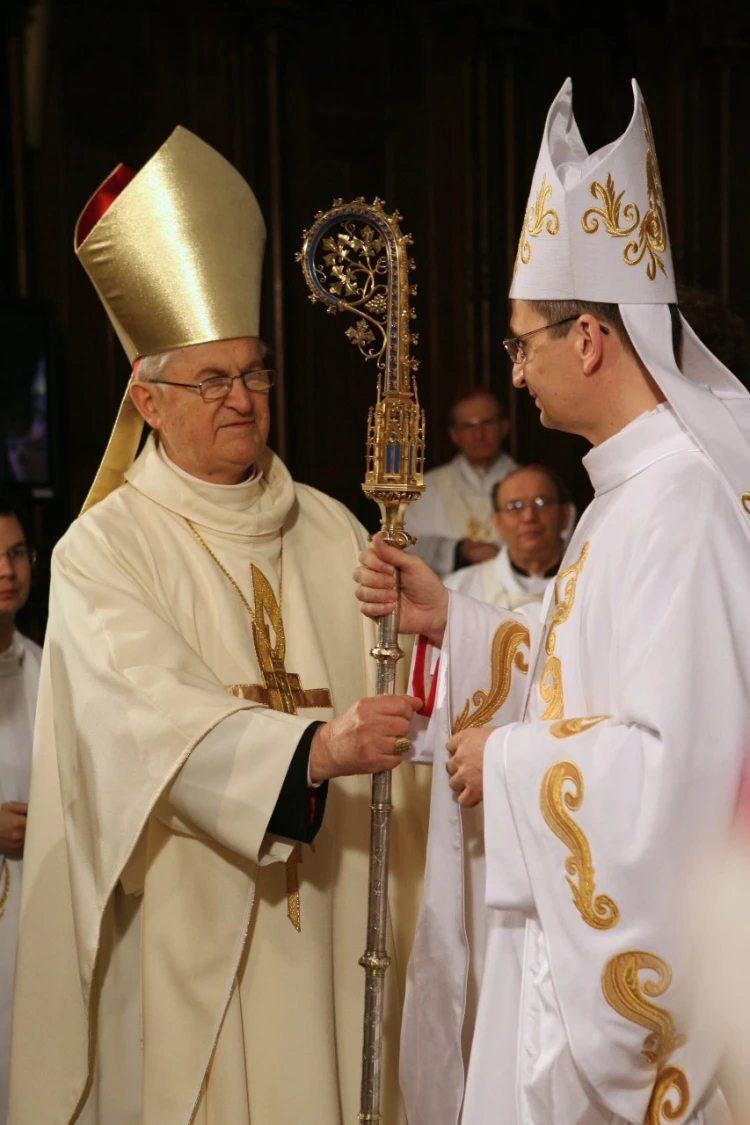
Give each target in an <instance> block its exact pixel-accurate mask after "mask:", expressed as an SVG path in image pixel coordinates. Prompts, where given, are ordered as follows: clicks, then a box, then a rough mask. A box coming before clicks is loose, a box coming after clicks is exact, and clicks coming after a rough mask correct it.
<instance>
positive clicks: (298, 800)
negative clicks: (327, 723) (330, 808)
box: [266, 723, 328, 844]
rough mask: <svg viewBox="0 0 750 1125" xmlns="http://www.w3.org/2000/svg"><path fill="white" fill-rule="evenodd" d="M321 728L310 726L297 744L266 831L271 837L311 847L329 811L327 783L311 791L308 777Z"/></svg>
mask: <svg viewBox="0 0 750 1125" xmlns="http://www.w3.org/2000/svg"><path fill="white" fill-rule="evenodd" d="M321 725H322V724H321V723H310V725H309V727H306V728H305V731H304V733H303V735H302V738H301V739H300V740H299V742H298V743H297V749H296V750H295V751H294V755H293V757H292V760H291V762H290V764H289V769H288V770H287V773H286V777H285V778H284V784H283V785H282V786H281V791H280V792H279V797H278V800H277V801H276V806H275V808H274V810H273V812H272V813H271V819H270V820H269V822H268V827H267V828H266V832H268V833H270V834H271V835H272V836H285V837H286V838H287V840H299V841H300V843H302V844H311V843H312V842H313V840H314V839H315V837H316V836H317V834H318V829H319V828H320V826H321V824H322V822H323V813H324V811H325V807H326V798H327V796H328V782H327V781H324V782H323V784H322V785H320V786H318V788H317V789H310V788H308V785H307V773H308V766H309V762H310V746H311V745H312V740H313V735H314V734H315V731H316V730H317V729H318V727H319V726H321Z"/></svg>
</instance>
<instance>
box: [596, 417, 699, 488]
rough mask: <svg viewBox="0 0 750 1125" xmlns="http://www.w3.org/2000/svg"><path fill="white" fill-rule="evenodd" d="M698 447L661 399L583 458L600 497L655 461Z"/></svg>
mask: <svg viewBox="0 0 750 1125" xmlns="http://www.w3.org/2000/svg"><path fill="white" fill-rule="evenodd" d="M697 448H698V446H697V445H696V443H695V441H694V440H693V438H692V437H691V436H690V434H689V433H688V432H687V431H686V430H685V429H684V428H683V426H682V425H681V424H680V422H679V421H678V419H677V417H676V416H675V413H674V411H673V410H672V409H671V407H670V406H669V404H668V403H666V402H664V403H661V405H660V406H657V407H656V409H655V410H649V411H647V412H646V413H645V414H640V415H639V416H638V417H637V418H634V419H633V421H632V422H629V423H628V425H627V426H625V427H624V429H622V430H620V431H619V432H618V433H616V434H614V435H613V436H612V437H611V438H608V439H607V441H603V442H602V444H601V445H597V446H594V448H593V449H590V450H589V452H588V453H587V454H586V456H585V457H584V458H583V464H584V466H585V468H586V472H587V473H588V474H589V478H590V480H591V483H592V485H593V487H594V493H595V495H596V496H601V495H602V493H604V492H610V491H611V490H612V489H613V488H617V487H618V486H619V485H621V484H624V482H625V481H626V480H630V479H631V478H632V477H635V476H637V475H638V474H639V473H642V472H643V471H644V470H645V469H648V468H649V467H650V466H651V465H653V464H654V463H655V462H656V461H661V460H662V459H663V458H664V457H671V456H673V455H674V454H675V453H681V452H683V451H684V450H690V449H692V450H695V449H697Z"/></svg>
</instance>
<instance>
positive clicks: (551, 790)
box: [539, 762, 620, 930]
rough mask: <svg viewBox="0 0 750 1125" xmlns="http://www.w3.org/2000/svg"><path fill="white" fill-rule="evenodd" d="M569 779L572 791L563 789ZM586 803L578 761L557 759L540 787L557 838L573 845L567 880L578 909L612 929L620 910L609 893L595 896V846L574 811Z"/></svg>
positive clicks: (597, 927) (601, 927) (546, 815)
mask: <svg viewBox="0 0 750 1125" xmlns="http://www.w3.org/2000/svg"><path fill="white" fill-rule="evenodd" d="M566 781H567V782H570V784H571V785H572V786H573V789H572V792H566V793H564V792H563V785H564V784H565V782H566ZM582 803H583V777H582V775H581V771H580V770H579V768H578V766H577V765H576V764H575V762H555V763H554V764H553V765H551V766H550V767H549V769H548V770H547V772H546V773H545V775H544V777H543V778H542V785H541V789H540V791H539V804H540V806H541V810H542V816H543V817H544V820H545V822H546V824H547V826H548V827H549V828H551V829H552V831H553V832H554V834H555V835H556V836H557V838H558V839H559V840H562V842H563V843H564V844H566V845H567V846H568V847H569V848H570V855H569V856H568V857H567V859H566V860H565V870H566V872H567V876H566V881H567V883H568V886H569V887H570V889H571V891H572V892H573V902H574V903H575V906H576V908H577V910H578V913H579V914H580V915H581V917H582V918H583V920H584V922H586V924H587V925H589V926H592V927H593V928H594V929H595V930H609V929H611V928H612V926H616V925H617V923H618V922H619V920H620V911H619V908H618V906H617V904H616V903H615V902H614V901H613V900H612V899H611V898H609V896H608V895H596V896H594V886H595V885H594V865H593V863H592V862H591V848H590V847H589V842H588V840H587V839H586V836H585V834H584V833H583V831H582V830H581V828H580V827H579V826H578V825H577V824H576V822H575V821H574V820H573V818H572V817H571V815H570V813H571V812H577V811H578V809H580V807H581V804H582ZM576 880H578V882H576Z"/></svg>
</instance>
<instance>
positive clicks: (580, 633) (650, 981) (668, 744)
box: [357, 82, 750, 1125]
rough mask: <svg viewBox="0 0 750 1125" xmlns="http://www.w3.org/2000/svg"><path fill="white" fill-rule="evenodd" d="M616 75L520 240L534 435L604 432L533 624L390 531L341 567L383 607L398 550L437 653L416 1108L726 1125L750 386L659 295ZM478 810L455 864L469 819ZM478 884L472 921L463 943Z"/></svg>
mask: <svg viewBox="0 0 750 1125" xmlns="http://www.w3.org/2000/svg"><path fill="white" fill-rule="evenodd" d="M633 89H634V101H635V104H634V110H633V116H632V119H631V121H630V124H629V126H628V128H627V130H626V131H625V133H624V134H623V136H622V137H620V138H619V140H617V141H616V142H614V143H613V144H609V145H607V146H606V147H605V148H603V149H601V150H600V151H599V152H596V153H594V154H593V155H591V156H589V154H588V153H587V151H586V149H585V147H584V145H583V141H582V139H581V136H580V134H579V131H578V128H577V126H576V123H575V119H574V117H573V111H572V88H571V84H570V82H566V83H565V85H564V86H563V88H562V89H561V91H560V93H559V94H558V96H557V97H556V99H555V101H554V103H553V105H552V107H551V109H550V112H549V116H548V118H547V124H546V128H545V132H544V137H543V141H542V147H541V151H540V155H539V160H538V163H537V168H536V171H535V173H534V180H533V184H532V189H531V195H530V199H529V205H528V210H527V212H526V215H525V219H524V224H523V228H522V231H521V238H520V242H519V247H518V258H517V262H516V270H515V274H514V279H513V285H512V288H511V299H512V312H511V333H512V336H511V337H510V338H509V339H508V340H506V342H505V343H506V347H507V349H508V351H509V353H510V357H511V360H512V362H513V380H514V383H515V385H516V386H517V387H526V388H527V389H528V391H529V393H530V394H531V395H532V397H533V398H534V401H535V402H536V404H537V407H538V409H539V412H540V417H541V421H542V424H543V425H546V426H549V427H551V428H555V429H561V430H565V431H568V432H572V433H577V434H581V435H583V436H584V437H586V438H588V440H589V441H590V442H591V445H592V449H591V451H590V452H589V453H588V454H587V455H586V457H585V465H586V468H587V470H588V472H589V475H590V478H591V482H592V485H593V488H594V493H595V496H594V500H593V502H592V504H591V505H590V507H589V508H588V510H587V511H586V512H585V513H584V515H583V517H582V518H581V521H580V523H579V524H578V526H577V528H576V530H575V532H574V533H573V536H572V538H571V540H570V543H569V545H568V547H567V550H566V553H565V556H564V558H563V560H562V563H561V569H560V573H559V574H558V576H557V578H556V580H555V581H554V582H553V583H552V584H551V587H550V589H549V590H548V592H547V595H546V598H545V601H544V602H543V603H542V608H541V615H540V616H538V615H535V614H534V613H533V609H534V607H533V606H531V607H525V608H524V609H523V610H519V611H518V612H516V613H510V612H504V611H502V610H499V609H496V608H493V607H489V606H486V605H481V604H480V603H479V602H475V601H473V600H472V599H470V598H466V597H462V596H461V595H459V594H451V595H450V598H449V596H448V594H447V592H446V591H445V588H444V587H443V586H442V585H441V584H440V583H439V582H438V581H437V579H436V578H435V576H434V575H433V574H431V572H430V571H429V570H428V569H427V568H426V567H425V566H424V564H423V563H421V561H420V560H418V559H416V558H414V557H413V556H410V557H406V558H401V556H399V555H398V553H397V552H393V551H390V550H389V549H388V548H386V547H385V546H384V545H383V544H377V545H376V548H375V550H374V551H373V550H370V551H367V552H365V553H364V554H363V555H362V556H361V566H360V569H359V571H358V572H357V573H358V579H359V583H360V586H359V590H358V594H359V597H360V598H361V599H362V601H363V607H364V610H365V612H366V613H367V614H369V615H372V616H377V615H378V614H380V613H382V612H384V611H386V610H387V609H388V608H389V607H390V605H391V604H392V602H393V584H394V580H393V569H394V568H395V567H400V568H401V577H402V591H403V599H402V616H401V621H402V623H403V626H404V627H405V629H406V631H413V632H416V633H420V634H422V635H423V637H424V638H426V641H428V642H430V643H431V644H432V645H434V646H438V647H440V648H441V653H440V672H439V678H438V683H437V687H436V701H435V708H434V712H433V715H432V720H431V726H430V728H429V729H428V731H427V732H426V735H425V736H424V737H425V741H426V745H427V746H428V747H429V746H431V748H432V753H433V756H434V764H435V770H434V778H433V791H432V808H431V816H430V839H429V844H428V858H427V869H426V875H425V900H424V904H423V908H422V913H421V916H420V924H419V928H418V932H417V935H416V939H415V945H414V951H413V953H412V957H411V962H410V966H409V975H408V985H407V1000H406V1009H405V1014H404V1031H403V1040H402V1061H401V1071H402V1086H403V1090H404V1095H405V1099H406V1103H407V1113H408V1117H409V1122H410V1125H428V1123H431V1122H434V1121H438V1120H439V1121H440V1122H441V1125H456V1122H457V1121H458V1120H459V1118H460V1120H461V1122H462V1125H574V1123H575V1125H626V1123H629V1125H639V1123H641V1122H643V1123H644V1125H665V1123H666V1122H670V1123H672V1125H674V1123H678V1125H688V1123H689V1125H720V1123H723V1122H726V1121H727V1120H728V1117H727V1110H726V1105H725V1102H724V1098H723V1095H722V1092H721V1090H720V1088H719V1084H718V1079H717V1071H718V1064H719V1058H720V1055H721V1052H722V1042H721V1037H720V1036H719V1035H718V1034H716V1029H715V1026H713V1021H712V1019H711V1018H710V1017H709V1015H708V1013H707V1009H706V1007H705V1006H702V1005H701V1004H699V1003H695V1002H694V994H695V989H694V980H693V969H694V964H693V962H692V960H691V949H690V942H689V941H688V939H687V937H686V934H687V932H688V927H687V925H686V921H687V919H688V918H689V915H690V910H689V900H690V892H691V885H692V884H693V882H694V874H695V871H696V869H697V868H696V861H697V859H698V857H700V859H701V860H702V862H703V864H704V865H705V864H706V863H709V864H710V862H711V856H712V855H714V854H715V849H717V848H718V846H719V845H720V844H721V843H722V841H723V839H724V838H725V836H726V835H727V833H728V832H729V830H730V826H731V824H732V820H733V810H734V805H735V802H736V797H737V792H738V782H739V777H740V773H741V766H742V761H743V750H744V743H745V736H746V733H747V722H748V699H750V648H748V644H747V637H748V631H749V630H750V604H749V603H748V599H747V598H744V597H742V596H738V591H741V590H742V589H743V588H744V581H745V579H744V576H745V575H746V574H747V572H748V567H749V566H750V445H749V444H748V438H749V436H750V396H748V393H747V391H746V390H745V389H744V388H743V387H742V386H741V385H740V384H739V383H738V381H737V380H736V379H735V378H734V376H733V375H731V374H730V372H729V371H728V370H727V369H726V368H724V367H723V366H722V365H721V364H720V363H719V362H718V360H716V359H715V358H714V357H713V356H712V355H711V354H710V353H709V352H708V351H706V349H704V348H703V346H702V345H701V344H700V343H699V341H698V340H697V337H695V335H694V334H693V333H692V332H691V331H690V329H689V328H688V327H687V325H686V324H685V323H684V322H683V321H682V319H681V317H680V314H679V312H678V310H677V308H676V305H675V288H674V272H673V267H672V260H671V253H670V248H669V239H668V233H667V225H666V218H665V213H664V199H663V196H662V187H661V181H660V178H659V169H658V165H657V161H656V153H655V148H654V140H653V136H652V132H651V125H650V122H649V118H648V114H647V111H646V106H645V104H644V102H643V98H642V96H641V93H640V90H639V89H638V87H637V85H636V84H635V83H634V84H633ZM482 799H483V808H484V849H483V854H480V855H478V856H477V857H476V862H474V863H473V864H467V865H466V869H467V870H468V874H467V877H466V880H465V878H464V875H465V866H464V861H463V851H464V847H465V837H464V832H463V828H462V815H463V810H464V809H465V808H470V807H472V806H475V805H477V804H478V803H479V802H480V801H482ZM472 881H473V886H472ZM465 882H466V884H467V885H468V886H465ZM477 884H478V886H479V888H480V891H479V893H481V894H482V895H483V897H484V901H485V903H486V907H487V910H486V913H485V928H484V931H483V932H481V933H478V934H476V933H475V934H473V935H472V942H471V943H469V942H468V941H467V937H466V920H465V918H464V902H465V901H467V900H468V901H471V900H472V897H473V895H474V894H475V893H476V887H477ZM477 960H478V961H479V968H478V969H477ZM470 972H471V973H478V976H479V999H478V1007H477V1011H476V1017H475V1018H473V1014H472V1013H471V1012H470V1011H469V1012H468V1014H467V1008H466V996H467V987H466V984H467V977H468V976H469V974H470Z"/></svg>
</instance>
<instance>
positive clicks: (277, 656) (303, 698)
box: [184, 516, 331, 930]
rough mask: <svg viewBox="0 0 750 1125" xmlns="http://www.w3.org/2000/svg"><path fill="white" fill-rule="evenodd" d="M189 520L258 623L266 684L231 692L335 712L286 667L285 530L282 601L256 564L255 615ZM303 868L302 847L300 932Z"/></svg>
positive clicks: (294, 860) (292, 883)
mask: <svg viewBox="0 0 750 1125" xmlns="http://www.w3.org/2000/svg"><path fill="white" fill-rule="evenodd" d="M184 519H185V523H186V524H187V525H188V527H189V528H190V530H191V531H192V533H193V535H194V536H195V538H196V539H197V541H198V542H199V543H200V545H201V547H203V549H204V550H205V551H206V553H207V554H208V555H209V557H210V558H211V559H212V560H213V562H214V563H215V564H216V566H217V567H218V568H219V570H220V571H221V573H222V574H223V575H224V577H225V578H226V579H227V581H228V582H229V584H230V585H231V586H232V589H233V590H234V592H235V593H236V594H237V597H238V598H239V599H240V601H241V602H242V604H243V606H244V607H245V609H246V611H247V614H248V616H249V618H250V621H251V623H252V628H253V641H254V643H255V653H256V656H257V658H258V665H259V667H260V672H261V676H262V678H263V683H262V684H228V685H227V691H229V692H230V693H231V694H232V695H235V696H237V697H238V698H240V699H248V700H250V701H252V702H253V703H260V704H261V705H262V706H264V707H270V708H271V709H272V710H274V711H283V712H284V713H285V714H287V715H296V714H297V709H298V707H330V706H331V695H330V692H329V691H328V689H327V688H312V689H311V690H305V689H304V688H303V687H302V684H301V682H300V678H299V676H298V675H297V674H296V673H295V672H287V670H286V666H285V664H284V657H285V655H286V639H285V635H284V623H283V621H282V618H281V600H282V597H283V591H284V585H283V583H284V529H283V528H282V529H281V548H280V550H279V597H278V601H277V600H276V598H275V597H274V593H273V590H272V589H271V584H270V583H269V581H268V579H267V578H266V576H265V575H264V574H263V572H262V571H261V570H259V569H258V567H257V566H255V564H254V563H251V564H250V573H251V576H252V580H253V595H254V597H255V609H253V607H252V606H251V605H250V602H249V601H248V600H247V598H246V597H245V595H244V594H243V593H242V590H241V589H240V587H239V586H238V585H237V583H236V582H235V580H234V578H232V575H231V574H230V573H229V571H228V570H227V568H226V567H225V566H224V564H223V563H222V562H221V561H220V560H219V559H218V558H217V557H216V555H215V554H214V552H213V551H212V550H211V548H210V547H209V545H208V543H207V542H206V541H205V539H204V538H203V536H202V535H201V534H200V532H199V531H198V529H197V527H196V526H195V524H193V523H192V522H191V520H189V519H188V518H187V516H185V517H184ZM264 614H265V615H266V616H267V617H268V619H269V621H270V624H271V625H272V627H273V631H274V637H275V644H272V643H271V636H270V632H269V630H268V625H267V624H266V621H265V617H264ZM311 847H312V845H311ZM301 862H302V845H301V844H299V843H297V844H295V847H294V851H293V852H292V854H291V856H290V857H289V859H288V860H287V864H286V891H287V916H288V918H289V921H290V922H291V923H292V925H293V926H294V927H295V929H297V930H300V929H301V928H302V927H301V922H300V896H299V873H298V870H297V866H298V864H299V863H301Z"/></svg>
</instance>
